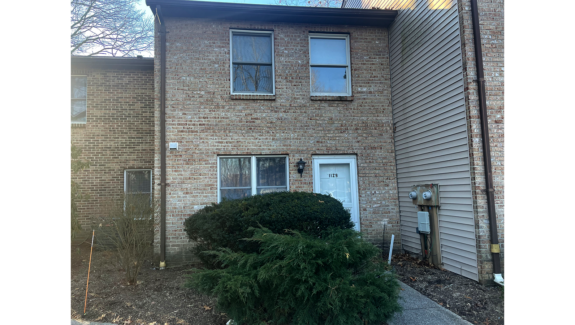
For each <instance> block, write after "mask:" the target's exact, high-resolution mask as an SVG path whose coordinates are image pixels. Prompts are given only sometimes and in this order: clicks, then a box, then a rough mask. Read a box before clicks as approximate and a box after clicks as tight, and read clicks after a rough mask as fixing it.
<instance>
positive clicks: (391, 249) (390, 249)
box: [387, 234, 395, 264]
mask: <svg viewBox="0 0 575 325" xmlns="http://www.w3.org/2000/svg"><path fill="white" fill-rule="evenodd" d="M394 237H395V235H393V234H392V235H391V245H390V246H389V258H388V259H387V264H391V253H392V252H393V239H394Z"/></svg>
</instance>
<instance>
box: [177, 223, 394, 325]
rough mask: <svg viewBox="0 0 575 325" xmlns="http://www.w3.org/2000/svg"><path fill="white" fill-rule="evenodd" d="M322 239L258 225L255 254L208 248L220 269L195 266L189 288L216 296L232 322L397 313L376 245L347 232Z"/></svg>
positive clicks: (367, 318) (381, 317)
mask: <svg viewBox="0 0 575 325" xmlns="http://www.w3.org/2000/svg"><path fill="white" fill-rule="evenodd" d="M324 235H325V236H324V238H318V237H317V236H312V235H307V234H303V233H300V232H297V231H291V235H285V234H274V233H272V232H271V231H270V230H269V229H265V228H261V229H255V232H254V235H253V237H252V238H250V239H249V240H248V241H252V242H259V243H261V250H260V252H259V253H249V254H248V253H244V252H233V251H232V250H231V249H229V248H221V249H219V250H218V251H211V252H209V254H212V255H215V256H216V257H217V259H218V261H219V262H221V263H222V264H224V265H225V266H227V268H225V269H216V270H207V269H204V270H197V271H196V272H197V273H193V274H192V275H191V276H190V278H189V279H188V281H187V282H186V286H187V287H190V288H194V289H196V290H198V291H200V292H201V293H204V294H208V295H214V296H217V300H218V305H217V308H218V309H219V310H220V311H222V312H225V313H226V314H227V315H228V316H229V317H230V318H231V319H233V320H234V324H237V325H244V324H248V325H251V324H294V325H299V324H302V325H303V324H306V325H315V324H317V325H319V324H321V325H324V324H325V325H331V324H334V325H335V324H337V325H352V324H358V325H360V324H361V325H367V324H381V323H382V322H385V321H386V320H387V319H388V318H389V317H391V316H392V315H393V314H394V313H395V312H398V311H401V306H400V305H399V303H398V302H397V300H398V295H399V290H400V286H399V283H398V281H397V280H396V277H395V275H394V274H393V273H390V272H386V269H387V263H386V262H384V261H382V260H381V259H380V258H379V256H380V255H381V253H380V250H379V249H378V248H377V247H375V246H373V245H372V244H370V243H368V242H366V241H364V240H363V239H361V237H360V235H359V233H358V232H356V231H354V230H351V229H345V230H342V229H332V231H329V232H327V234H324Z"/></svg>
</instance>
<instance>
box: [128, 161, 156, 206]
mask: <svg viewBox="0 0 575 325" xmlns="http://www.w3.org/2000/svg"><path fill="white" fill-rule="evenodd" d="M124 193H125V195H126V198H127V199H128V198H134V197H135V196H141V197H142V198H147V199H148V201H149V202H151V201H152V170H151V169H126V170H125V171H124Z"/></svg>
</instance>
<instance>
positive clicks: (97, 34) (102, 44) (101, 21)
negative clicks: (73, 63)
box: [70, 0, 154, 56]
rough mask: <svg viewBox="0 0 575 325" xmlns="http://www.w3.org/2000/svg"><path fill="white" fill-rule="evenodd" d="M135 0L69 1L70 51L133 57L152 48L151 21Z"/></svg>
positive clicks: (91, 54) (152, 31)
mask: <svg viewBox="0 0 575 325" xmlns="http://www.w3.org/2000/svg"><path fill="white" fill-rule="evenodd" d="M136 3H137V0H71V49H70V52H71V54H73V55H74V54H76V55H88V56H93V55H111V56H136V55H138V54H141V53H142V52H151V51H152V50H153V48H154V22H153V19H151V18H148V17H146V15H145V12H144V11H141V10H138V9H137V7H136Z"/></svg>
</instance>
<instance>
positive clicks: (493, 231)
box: [471, 0, 503, 286]
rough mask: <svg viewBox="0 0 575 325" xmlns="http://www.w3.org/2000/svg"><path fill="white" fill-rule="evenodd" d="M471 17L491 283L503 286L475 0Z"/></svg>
mask: <svg viewBox="0 0 575 325" xmlns="http://www.w3.org/2000/svg"><path fill="white" fill-rule="evenodd" d="M471 17H472V21H473V40H474V43H475V46H474V47H475V60H476V65H477V78H478V81H479V87H478V92H479V119H480V121H481V140H482V142H483V161H484V167H485V183H486V187H487V213H488V215H489V231H490V235H491V257H492V260H493V278H494V279H493V281H494V282H495V283H497V284H499V285H501V286H503V277H502V276H501V261H500V259H499V252H500V249H499V240H498V238H497V219H496V215H495V194H494V192H495V190H494V189H493V173H492V171H491V147H490V145H489V122H488V120H487V100H486V96H485V76H484V73H483V53H482V51H481V35H480V30H479V11H478V9H477V0H471Z"/></svg>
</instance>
